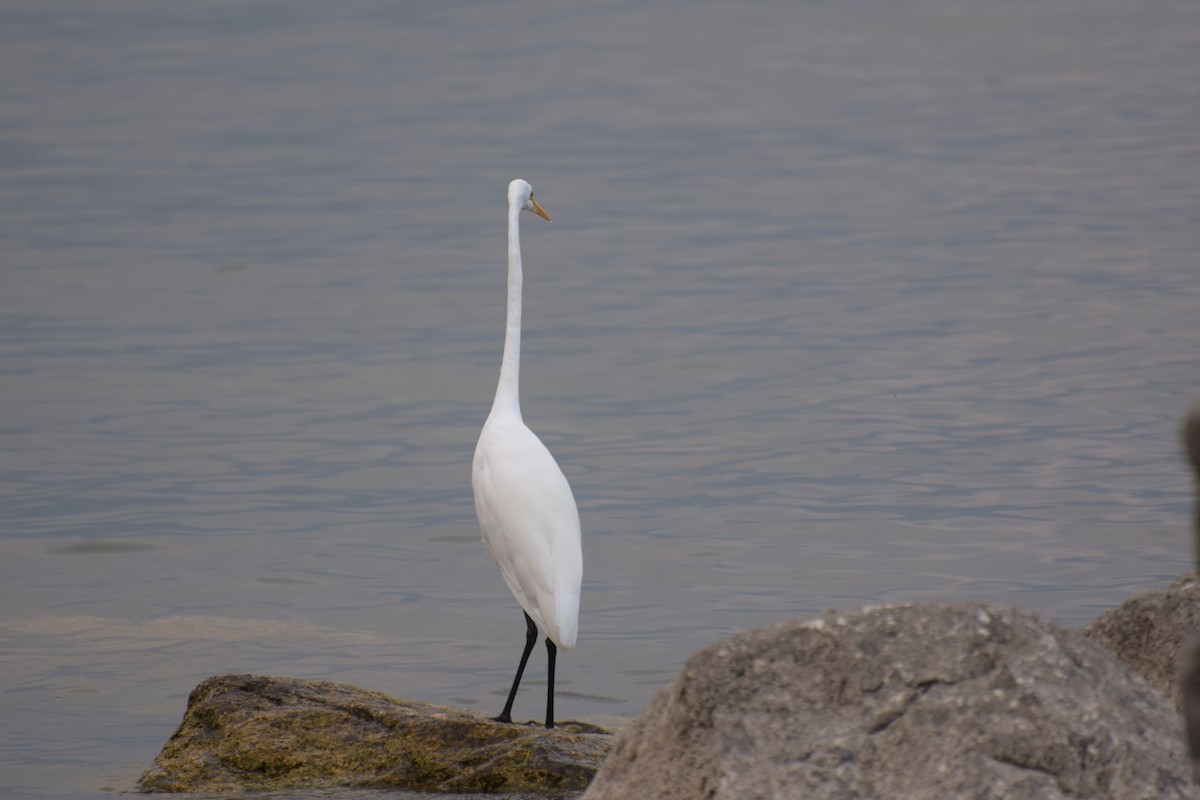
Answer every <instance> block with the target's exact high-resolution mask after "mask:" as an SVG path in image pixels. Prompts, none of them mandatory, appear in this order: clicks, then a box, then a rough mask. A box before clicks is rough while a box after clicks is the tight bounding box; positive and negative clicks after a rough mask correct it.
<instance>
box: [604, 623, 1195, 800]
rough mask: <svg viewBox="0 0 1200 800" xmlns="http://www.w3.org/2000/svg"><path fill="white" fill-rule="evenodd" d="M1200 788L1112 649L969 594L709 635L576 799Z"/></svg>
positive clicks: (1176, 734) (1165, 714) (1169, 724)
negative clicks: (946, 601) (959, 600)
mask: <svg viewBox="0 0 1200 800" xmlns="http://www.w3.org/2000/svg"><path fill="white" fill-rule="evenodd" d="M1197 796H1198V795H1197V793H1196V790H1195V789H1194V788H1193V786H1192V784H1191V781H1190V770H1189V766H1188V764H1187V760H1186V756H1185V755H1184V747H1183V737H1182V726H1181V722H1180V718H1179V715H1178V714H1177V713H1176V712H1175V711H1174V709H1172V708H1171V706H1170V704H1169V703H1168V702H1167V701H1166V700H1165V699H1164V698H1163V697H1162V696H1161V695H1160V694H1158V693H1157V692H1155V691H1154V690H1153V689H1152V688H1151V687H1150V686H1149V685H1148V684H1147V683H1146V682H1145V681H1144V680H1142V679H1141V678H1140V677H1138V676H1137V675H1135V674H1133V673H1132V672H1130V670H1129V669H1128V668H1127V667H1126V666H1125V665H1124V664H1122V663H1121V662H1120V661H1119V660H1118V659H1117V658H1115V657H1114V656H1113V655H1112V654H1111V653H1109V652H1108V651H1106V650H1104V649H1103V648H1101V647H1099V646H1098V645H1096V644H1094V643H1093V642H1091V641H1089V640H1088V639H1086V638H1085V637H1083V636H1082V635H1080V634H1079V633H1077V632H1072V631H1069V630H1066V629H1064V628H1061V627H1059V626H1057V625H1055V624H1053V623H1051V622H1049V621H1047V620H1044V619H1042V618H1040V617H1038V616H1037V615H1035V614H1032V613H1028V612H1023V611H1019V610H1016V609H1013V608H1009V607H1006V606H996V605H986V604H962V605H913V606H889V607H877V608H868V609H863V610H859V611H853V612H848V613H832V612H831V613H826V614H824V615H822V616H820V617H817V618H815V619H811V620H806V621H797V622H789V623H785V624H782V625H778V626H776V627H772V628H766V629H763V630H757V631H751V632H748V633H743V634H739V635H736V636H733V637H731V638H729V639H726V640H724V641H722V642H719V643H717V644H714V645H712V646H710V647H707V648H705V649H704V650H701V651H699V652H698V653H696V654H695V655H693V656H692V657H691V658H690V659H689V660H688V662H687V664H686V666H685V667H684V670H683V672H682V673H681V675H680V676H679V677H678V679H676V681H675V682H674V683H673V684H672V685H671V686H669V687H667V688H666V689H664V690H663V691H662V692H660V693H659V694H658V695H657V696H656V697H655V698H654V700H653V702H652V703H651V705H650V708H649V709H648V710H647V711H646V713H645V714H643V716H642V717H641V719H639V720H638V721H637V722H636V723H634V725H633V726H632V727H630V728H629V729H628V730H627V731H626V732H625V734H624V735H623V736H622V737H621V738H620V740H619V741H618V744H617V746H616V747H615V748H614V750H613V752H612V753H611V754H610V756H609V758H608V759H607V761H605V763H604V765H603V766H602V767H601V769H600V771H599V773H597V775H596V778H595V780H594V781H593V783H592V785H591V787H590V788H589V789H588V791H587V793H586V794H585V795H584V800H615V798H631V797H638V798H660V799H661V800H671V799H674V798H679V799H681V800H682V799H683V798H687V799H688V800H691V799H692V798H706V799H707V800H723V799H724V798H729V799H730V800H734V799H735V798H736V800H747V799H748V798H792V797H795V798H811V799H813V800H819V799H821V798H830V799H832V798H837V799H838V800H852V799H853V800H860V799H861V800H867V799H868V798H871V799H872V800H899V799H900V798H905V799H907V798H939V800H953V799H954V798H972V800H979V799H980V798H1002V797H1003V798H1038V799H1039V800H1054V799H1055V798H1120V800H1136V799H1137V798H1144V799H1145V800H1151V798H1157V799H1160V800H1161V799H1165V798H1184V797H1197Z"/></svg>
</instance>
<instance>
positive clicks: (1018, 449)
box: [0, 0, 1200, 798]
mask: <svg viewBox="0 0 1200 800" xmlns="http://www.w3.org/2000/svg"><path fill="white" fill-rule="evenodd" d="M0 37H2V38H3V41H2V43H0V67H2V70H0V74H2V75H3V76H4V77H3V82H2V83H0V86H2V92H3V94H2V95H0V97H2V99H3V102H2V103H0V131H2V134H0V136H2V138H3V147H2V148H0V169H2V171H3V173H2V174H3V181H2V182H0V204H2V205H0V210H2V213H0V248H2V249H0V270H2V272H0V281H2V284H0V330H2V331H3V338H2V340H0V347H2V348H3V355H2V358H0V369H2V370H3V373H2V374H3V378H2V380H3V391H2V392H0V404H2V409H3V413H2V416H0V472H2V474H3V481H2V482H0V492H2V497H3V502H2V503H0V556H2V560H0V641H2V642H3V655H2V656H0V664H2V665H3V667H2V669H3V676H4V680H3V687H2V688H0V719H2V720H3V723H0V775H3V778H0V790H2V791H3V793H4V794H5V796H10V797H55V798H90V797H96V796H99V795H104V794H110V793H113V792H124V791H127V790H129V789H130V788H131V786H132V784H133V782H134V780H135V779H136V777H137V775H138V774H139V772H140V771H141V770H142V769H143V768H144V767H146V766H147V765H148V764H149V763H150V761H151V760H152V758H153V756H154V755H155V753H156V752H157V750H158V748H159V747H160V746H161V744H162V743H163V742H164V741H165V740H166V738H167V737H168V736H169V735H170V733H171V732H172V730H173V729H174V726H175V725H176V724H177V722H178V720H179V717H180V715H181V713H182V711H183V706H184V702H185V699H186V696H187V692H188V691H189V690H190V689H191V688H192V687H193V686H194V685H195V684H196V683H197V682H198V681H199V680H201V679H203V678H204V677H206V676H208V675H211V674H214V673H218V672H224V671H244V672H268V673H277V674H291V675H298V676H302V677H309V678H322V679H333V680H343V681H349V682H353V683H357V684H359V685H362V686H365V687H368V688H373V689H378V690H382V691H386V692H389V693H391V694H394V695H398V696H404V697H411V698H416V699H422V700H428V701H432V702H437V703H454V704H458V705H463V706H469V707H477V708H484V709H487V710H490V711H495V710H497V709H498V708H499V706H500V705H501V704H502V702H503V693H504V691H505V690H506V688H507V685H508V681H509V680H510V678H511V671H512V669H513V668H514V666H515V662H516V659H517V656H518V653H519V648H520V643H521V639H522V633H523V631H522V623H521V617H520V612H519V610H518V609H517V607H516V605H515V603H514V602H513V601H512V600H511V599H510V598H509V596H508V594H507V591H506V590H505V587H504V585H503V582H502V581H501V579H500V577H499V574H498V572H497V570H496V569H495V567H494V566H493V565H492V564H491V563H490V561H489V559H488V557H487V555H486V553H485V552H484V550H483V548H482V546H481V545H480V544H479V542H478V533H477V529H476V525H475V521H474V514H473V509H472V505H471V496H470V488H469V473H470V466H469V465H470V457H471V452H472V449H473V446H474V440H475V436H476V434H477V432H478V429H479V426H480V425H481V424H482V421H483V418H484V416H485V414H486V411H487V407H488V405H489V403H490V397H491V393H492V391H493V389H494V385H495V377H496V370H497V368H498V365H499V356H500V344H501V342H500V339H501V336H502V330H503V291H504V241H503V237H504V206H503V203H504V188H505V185H506V184H507V182H508V180H509V179H511V178H513V177H516V176H521V177H525V178H527V179H529V180H530V181H531V182H532V183H533V184H534V186H535V187H536V188H537V190H538V198H539V200H541V201H542V203H543V204H544V205H545V206H546V208H547V209H548V210H549V211H550V213H551V214H552V215H553V216H554V223H553V224H552V225H546V224H544V223H541V221H540V220H537V219H535V218H533V217H532V216H527V218H526V220H525V226H524V231H523V233H524V254H525V259H526V262H527V263H526V272H527V274H526V315H525V326H526V329H525V342H524V343H525V352H524V358H525V360H524V363H523V370H522V378H523V386H522V390H523V406H524V411H525V414H526V418H527V420H528V421H529V422H530V423H531V425H532V426H533V427H534V428H535V429H536V430H537V431H539V433H540V434H541V435H542V437H543V439H544V440H545V441H546V442H547V443H548V444H549V446H550V447H551V449H552V451H553V452H554V453H555V454H556V456H557V457H558V459H559V461H560V463H561V464H562V465H563V468H564V471H565V472H566V474H567V476H568V477H569V478H570V480H571V482H572V484H573V485H574V487H575V492H576V496H577V498H578V501H579V506H580V511H581V514H582V518H583V523H584V529H585V567H586V578H585V583H584V603H583V616H582V622H581V638H580V645H579V647H578V649H577V650H576V651H575V652H573V653H570V654H566V655H564V657H563V658H562V659H560V664H559V677H560V689H561V695H560V701H559V709H558V710H559V714H560V716H561V717H564V718H568V717H573V716H575V717H594V718H595V717H598V718H601V719H617V720H619V719H622V718H628V717H630V716H632V715H634V714H636V713H637V712H638V711H640V710H641V709H642V708H644V707H645V705H646V703H647V702H648V701H649V699H650V697H651V696H652V695H653V693H654V692H655V691H657V690H658V689H659V688H661V687H662V686H663V685H665V684H666V683H667V682H668V681H669V680H670V679H671V677H672V676H673V675H674V674H675V672H676V671H677V670H678V668H679V667H680V665H681V663H682V662H683V660H684V659H685V658H686V656H687V655H688V654H689V653H690V652H692V651H693V650H695V649H696V648H698V647H700V646H702V645H704V644H706V643H709V642H711V641H714V640H715V639H717V638H719V637H721V636H724V635H726V634H728V633H730V632H732V631H735V630H740V629H745V628H750V627H756V626H761V625H766V624H770V623H772V622H775V621H778V620H781V619H786V618H789V617H794V616H797V615H804V614H810V613H813V612H815V611H818V610H820V609H823V608H827V607H852V606H857V605H861V604H864V603H876V602H907V601H921V600H931V599H952V600H968V599H970V600H995V601H1001V602H1006V603H1012V604H1014V605H1018V606H1021V607H1023V608H1029V609H1033V610H1036V611H1039V612H1041V613H1044V614H1046V615H1048V616H1050V617H1051V618H1053V619H1056V620H1058V621H1060V622H1062V623H1064V624H1070V625H1081V624H1084V623H1086V622H1087V621H1089V620H1090V619H1092V618H1093V617H1095V616H1096V615H1097V614H1098V613H1100V612H1101V611H1102V610H1104V609H1107V608H1110V607H1112V606H1114V605H1116V604H1117V603H1119V602H1120V601H1121V600H1122V599H1123V598H1125V597H1127V596H1129V595H1132V594H1135V593H1138V592H1141V591H1144V590H1146V589H1149V588H1152V587H1155V586H1159V585H1162V584H1164V583H1166V582H1167V581H1169V580H1170V579H1172V578H1174V577H1175V576H1177V575H1178V574H1180V573H1181V572H1183V571H1184V570H1185V569H1186V568H1187V566H1188V561H1189V558H1190V552H1191V545H1190V542H1189V541H1188V533H1187V524H1188V523H1187V520H1188V516H1189V514H1190V508H1191V505H1190V504H1191V500H1190V493H1191V483H1190V478H1189V477H1188V475H1187V473H1186V471H1185V470H1184V468H1183V466H1182V464H1181V461H1180V458H1179V455H1178V448H1177V444H1176V428H1177V425H1178V421H1179V418H1180V415H1181V412H1182V410H1183V409H1184V407H1185V406H1186V405H1187V403H1188V402H1189V401H1190V400H1191V398H1192V396H1193V395H1194V394H1195V393H1196V389H1197V382H1196V378H1197V374H1198V373H1197V366H1198V358H1197V349H1196V345H1197V342H1198V341H1200V339H1198V334H1200V322H1198V321H1197V320H1200V314H1198V313H1197V312H1198V311H1200V281H1198V280H1197V262H1196V253H1197V250H1198V247H1197V245H1198V244H1200V241H1198V239H1200V234H1198V233H1197V231H1198V230H1200V229H1198V228H1197V225H1196V219H1197V214H1198V211H1200V190H1198V189H1197V187H1198V186H1200V180H1198V179H1200V146H1198V145H1197V139H1196V131H1197V130H1200V83H1198V82H1197V81H1196V80H1195V75H1196V73H1197V68H1198V67H1200V6H1197V5H1196V4H1195V3H1192V2H1189V1H1188V0H1150V1H1149V2H1145V3H1140V4H1128V3H1119V2H1115V0H1113V1H1111V2H1109V1H1106V0H1096V1H1095V2H1084V1H1083V0H1052V2H1036V3H1035V2H1016V3H1006V4H1000V5H998V4H995V3H983V2H979V1H978V0H976V1H975V2H966V3H961V2H949V0H910V1H909V2H906V3H901V4H896V3H884V2H875V1H874V0H854V1H853V2H849V3H836V4H832V3H823V2H816V1H815V0H814V1H813V2H808V3H798V4H797V3H774V2H764V3H757V4H753V5H750V6H747V5H746V4H722V3H716V2H701V3H695V2H686V3H685V2H678V1H669V2H664V3H657V4H653V5H652V6H644V5H642V4H617V3H584V4H571V5H570V6H563V5H561V4H540V3H531V2H493V3H457V4H441V5H437V4H434V5H429V4H426V5H424V6H420V7H410V4H396V3H384V2H376V3H358V4H354V5H351V6H346V5H328V4H316V3H306V2H286V3H284V2H276V3H251V4H244V3H228V4H227V3H208V4H202V5H194V4H166V5H164V4H156V3H134V2H86V3H84V2H63V3H55V4H53V5H52V6H51V5H46V4H41V3H35V2H24V3H22V2H14V3H8V4H6V5H5V7H4V9H3V10H0ZM538 657H539V658H537V659H535V660H534V662H533V667H532V669H533V674H532V676H531V679H532V684H531V688H530V690H529V691H528V692H527V693H525V694H523V695H522V696H521V698H519V700H518V703H517V708H516V713H517V714H518V715H519V716H522V717H527V718H536V717H537V716H538V715H539V714H540V713H541V708H540V701H539V699H538V697H539V695H538V693H537V691H536V688H533V687H535V686H536V684H537V681H538V680H539V679H541V678H542V676H543V672H542V671H543V669H544V664H542V663H541V662H540V660H539V659H540V657H541V654H540V652H539V654H538ZM347 796H348V795H347Z"/></svg>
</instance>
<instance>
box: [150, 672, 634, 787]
mask: <svg viewBox="0 0 1200 800" xmlns="http://www.w3.org/2000/svg"><path fill="white" fill-rule="evenodd" d="M612 740H613V737H612V736H611V735H610V734H607V733H606V732H604V731H601V730H600V729H598V728H596V727H595V726H591V725H586V724H584V723H578V722H560V723H559V727H558V728H555V729H554V730H546V729H545V728H543V727H541V726H536V727H535V726H532V725H513V724H503V723H499V722H495V721H493V720H490V719H486V718H483V717H480V716H476V715H472V714H468V713H466V712H464V711H459V710H456V709H450V708H443V707H440V706H432V705H429V704H427V703H416V702H408V701H402V700H395V699H393V698H390V697H388V696H386V695H383V694H380V693H378V692H368V691H365V690H363V689H358V688H355V687H353V686H347V685H345V684H339V683H330V682H327V681H303V680H298V679H295V678H275V677H269V676H263V675H220V676H217V677H214V678H209V679H207V680H205V681H203V682H202V683H201V684H200V685H199V686H197V687H196V688H195V689H194V690H193V691H192V694H191V696H190V697H189V698H188V707H187V711H186V712H185V714H184V717H183V722H182V723H181V724H180V726H179V729H178V730H177V731H176V732H175V734H174V735H173V736H172V737H171V738H170V740H169V741H168V742H167V743H166V745H164V746H163V749H162V752H161V753H159V755H158V757H157V758H156V759H155V760H154V765H153V766H152V767H151V768H150V769H148V770H147V771H146V772H145V773H144V774H143V775H142V777H141V780H140V781H139V784H138V788H139V789H141V790H142V791H145V792H206V793H229V792H242V791H280V790H285V789H300V788H303V789H320V788H333V787H361V788H403V789H414V790H420V791H429V792H464V793H465V792H471V793H474V792H529V793H536V794H559V793H562V792H567V791H579V790H582V789H583V788H584V787H585V786H587V783H588V781H589V780H590V779H591V777H592V775H594V774H595V772H596V768H597V767H598V766H599V765H600V762H601V761H602V760H603V759H604V756H605V754H606V753H607V752H608V750H609V748H610V747H611V746H612Z"/></svg>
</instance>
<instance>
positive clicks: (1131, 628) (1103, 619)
mask: <svg viewBox="0 0 1200 800" xmlns="http://www.w3.org/2000/svg"><path fill="white" fill-rule="evenodd" d="M1198 633H1200V581H1197V580H1196V576H1195V575H1193V574H1191V573H1189V574H1187V575H1184V576H1183V577H1182V578H1179V579H1178V580H1176V581H1175V582H1174V583H1172V584H1171V585H1169V586H1166V587H1164V588H1162V589H1155V590H1154V591H1150V592H1146V593H1145V594H1140V595H1138V596H1137V597H1131V598H1129V599H1128V600H1126V601H1125V602H1124V603H1121V605H1119V606H1117V607H1116V608H1114V609H1112V610H1111V611H1106V612H1105V613H1103V614H1101V615H1100V616H1099V617H1097V618H1096V619H1095V621H1093V622H1092V623H1091V624H1090V625H1088V626H1087V627H1086V628H1084V629H1083V634H1084V636H1087V637H1088V638H1089V639H1091V640H1093V641H1095V642H1097V643H1098V644H1101V645H1103V646H1104V647H1105V648H1107V649H1108V650H1110V651H1112V652H1113V653H1114V654H1115V655H1116V656H1117V658H1119V659H1121V660H1122V661H1124V662H1125V663H1126V664H1128V665H1129V667H1130V668H1131V669H1132V670H1133V671H1134V672H1136V673H1138V674H1139V675H1141V676H1142V677H1143V678H1145V679H1146V681H1147V682H1149V684H1150V685H1151V686H1153V687H1154V688H1155V689H1158V691H1160V692H1161V693H1162V694H1163V696H1164V697H1166V698H1167V699H1168V700H1170V701H1171V704H1172V705H1174V706H1175V708H1177V709H1178V708H1180V707H1181V705H1182V699H1181V697H1180V692H1179V686H1180V684H1179V673H1180V669H1181V667H1182V666H1183V665H1182V662H1181V659H1182V654H1183V652H1184V650H1185V648H1186V647H1187V646H1188V644H1189V643H1190V642H1191V641H1192V640H1193V639H1195V638H1196V636H1197V634H1198Z"/></svg>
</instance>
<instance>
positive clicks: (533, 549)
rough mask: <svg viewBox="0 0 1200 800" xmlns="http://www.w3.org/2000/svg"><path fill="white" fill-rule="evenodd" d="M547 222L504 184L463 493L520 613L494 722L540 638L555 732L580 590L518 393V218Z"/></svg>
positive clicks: (568, 523)
mask: <svg viewBox="0 0 1200 800" xmlns="http://www.w3.org/2000/svg"><path fill="white" fill-rule="evenodd" d="M522 211H532V212H533V213H535V214H537V215H538V216H540V217H542V218H543V219H546V220H549V219H550V215H549V214H547V213H546V210H545V209H544V208H542V206H541V205H540V204H539V203H538V201H537V200H534V199H533V187H532V186H530V185H529V184H528V183H526V182H525V181H523V180H521V179H519V178H518V179H517V180H515V181H513V182H512V183H510V184H509V185H508V322H507V325H506V327H505V330H504V356H503V358H502V359H501V362H500V382H499V384H498V385H497V386H496V397H495V399H494V400H493V401H492V410H491V413H489V414H488V418H487V422H485V423H484V424H483V430H482V431H481V432H480V434H479V442H478V444H476V445H475V459H474V461H473V463H472V467H471V487H472V489H474V491H475V514H476V516H478V517H479V528H480V530H481V531H482V532H483V542H484V544H485V545H487V549H488V552H490V553H491V554H492V558H493V559H495V561H496V564H498V565H499V567H500V572H501V573H502V574H503V575H504V582H505V583H507V584H508V588H509V589H510V590H511V591H512V593H513V596H515V597H516V598H517V602H518V603H520V604H521V608H523V609H524V610H525V650H524V652H522V653H521V663H520V664H519V665H518V666H517V675H516V677H515V678H513V683H512V689H511V690H510V691H509V693H508V700H507V701H506V702H505V703H504V710H503V711H501V712H500V716H498V717H496V719H497V720H498V721H500V722H512V705H513V700H514V699H516V696H517V686H518V685H520V683H521V675H522V674H523V673H524V672H525V664H526V662H527V661H529V653H530V652H531V651H532V650H533V645H534V643H535V642H536V641H537V635H538V628H541V629H542V631H543V632H544V633H545V634H546V656H547V659H548V670H547V675H548V681H549V685H548V687H547V690H546V727H547V728H553V727H554V660H555V656H556V655H557V653H558V648H559V647H561V648H562V649H564V650H570V649H572V648H574V647H575V634H576V631H577V630H578V626H579V584H580V582H581V581H582V580H583V553H582V550H581V548H580V541H579V540H580V536H579V511H578V510H577V509H576V507H575V497H574V496H573V495H572V494H571V487H570V485H569V484H568V483H567V479H566V477H564V476H563V474H562V470H560V469H559V468H558V464H557V463H555V461H554V456H552V455H550V451H549V450H547V449H546V446H545V445H544V444H542V442H541V440H540V439H538V438H537V435H536V434H534V432H533V431H531V430H530V429H529V428H527V427H526V426H525V422H524V420H523V419H522V418H521V400H520V392H519V389H518V384H519V373H520V365H521V279H522V276H521V233H520V215H521V212H522Z"/></svg>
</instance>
